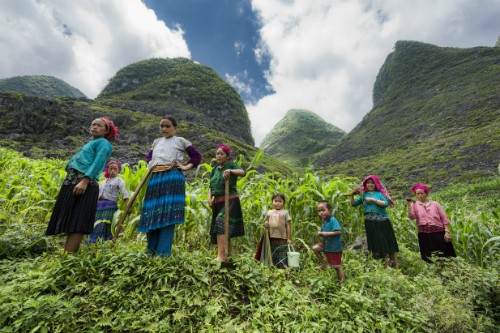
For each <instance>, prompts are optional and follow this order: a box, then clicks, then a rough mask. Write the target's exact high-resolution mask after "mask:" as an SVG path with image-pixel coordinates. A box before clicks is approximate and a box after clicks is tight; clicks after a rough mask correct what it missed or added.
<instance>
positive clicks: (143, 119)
mask: <svg viewBox="0 0 500 333" xmlns="http://www.w3.org/2000/svg"><path fill="white" fill-rule="evenodd" d="M167 114H170V115H173V116H174V117H176V118H177V120H178V122H179V127H178V131H177V133H178V135H179V136H183V137H185V138H187V139H188V140H190V141H191V142H192V143H193V145H194V146H195V147H197V148H198V149H199V150H200V152H201V153H202V156H203V163H210V161H211V159H212V158H214V148H215V147H216V146H217V145H218V144H220V143H222V142H224V143H226V144H228V145H229V146H231V148H233V150H234V151H235V155H236V157H238V156H239V155H240V154H241V155H242V156H243V158H244V160H245V161H246V162H245V163H244V164H246V165H248V163H249V162H250V161H251V160H252V159H253V157H254V156H255V155H256V154H257V152H258V150H257V148H255V147H254V146H253V142H254V141H253V138H252V136H251V135H250V121H249V120H248V114H247V111H246V109H245V106H244V104H243V101H242V100H241V98H240V97H239V95H238V94H237V93H236V91H235V90H234V89H233V88H232V87H231V86H230V85H229V84H227V83H226V82H224V81H223V80H222V79H221V78H220V77H219V76H218V75H217V74H216V73H215V72H214V71H213V70H212V69H210V68H208V67H206V66H202V65H198V64H196V63H194V62H192V61H190V60H187V59H180V58H178V59H151V60H145V61H141V62H138V63H135V64H132V65H130V66H127V67H125V68H123V69H122V70H120V71H119V72H118V73H117V74H116V76H115V77H113V78H112V79H111V80H110V82H109V84H108V85H107V86H106V88H105V89H104V90H103V91H102V92H101V94H100V95H99V97H98V98H97V99H96V100H95V101H94V100H89V99H74V98H67V97H64V98H57V99H50V98H39V97H33V96H30V95H27V94H21V93H0V145H1V146H2V147H8V148H11V149H15V150H17V151H20V152H22V153H24V155H26V156H28V157H34V158H41V157H54V158H63V159H65V158H69V157H70V156H71V155H72V154H74V153H75V152H76V150H77V149H78V148H79V147H80V146H81V145H82V144H83V143H84V142H85V140H88V139H89V135H88V126H89V125H90V123H91V121H92V120H93V119H95V118H97V117H102V116H108V117H109V118H110V119H112V120H113V121H114V122H115V124H116V125H117V126H118V127H119V130H120V137H119V139H118V140H117V141H116V142H115V143H114V144H113V155H112V157H113V158H115V159H118V160H119V161H120V162H127V163H130V164H136V163H137V162H138V161H139V160H144V159H145V156H146V154H147V152H148V151H149V149H150V147H151V143H152V142H153V141H154V139H155V138H158V137H160V136H161V135H160V133H159V122H160V119H161V117H162V116H164V115H167ZM255 167H256V168H257V170H260V171H264V170H273V171H280V172H283V173H290V172H291V168H290V167H289V166H287V165H286V164H284V163H282V162H279V161H277V160H275V159H273V158H271V157H269V156H268V155H266V154H263V155H262V157H261V158H260V161H259V163H257V164H256V165H255Z"/></svg>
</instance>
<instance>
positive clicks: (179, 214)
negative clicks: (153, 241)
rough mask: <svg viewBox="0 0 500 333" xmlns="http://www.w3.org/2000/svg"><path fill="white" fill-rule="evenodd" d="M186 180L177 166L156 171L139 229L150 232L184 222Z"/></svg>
mask: <svg viewBox="0 0 500 333" xmlns="http://www.w3.org/2000/svg"><path fill="white" fill-rule="evenodd" d="M185 203H186V182H185V179H184V174H183V173H182V172H181V171H180V170H179V169H177V168H175V167H174V168H172V169H171V170H168V171H163V172H154V173H153V174H152V175H151V178H150V179H149V181H148V188H147V190H146V195H145V197H144V202H143V203H142V213H141V218H140V220H139V226H138V228H137V231H139V232H146V233H147V232H149V231H151V230H156V229H161V228H164V227H167V226H171V225H174V224H179V223H184V209H185V208H184V206H185Z"/></svg>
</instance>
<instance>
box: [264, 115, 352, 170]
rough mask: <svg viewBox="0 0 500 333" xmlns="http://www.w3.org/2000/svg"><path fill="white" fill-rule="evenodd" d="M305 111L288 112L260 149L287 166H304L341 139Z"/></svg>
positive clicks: (339, 132)
mask: <svg viewBox="0 0 500 333" xmlns="http://www.w3.org/2000/svg"><path fill="white" fill-rule="evenodd" d="M345 134H346V133H345V132H344V131H343V130H341V129H340V128H337V127H335V126H333V125H332V124H330V123H327V122H326V121H325V120H323V119H322V118H321V117H320V116H318V115H317V114H315V113H314V112H311V111H309V110H297V109H292V110H289V111H288V112H287V113H286V115H285V117H283V119H281V120H280V121H279V122H278V123H277V124H276V125H275V126H274V127H273V129H272V130H271V132H269V133H268V134H267V135H266V137H265V138H264V140H263V141H262V143H261V145H260V148H262V150H263V151H264V152H266V153H268V154H269V155H271V156H273V157H274V158H276V159H279V160H280V161H285V162H287V163H288V164H291V165H297V166H303V167H306V166H308V165H309V164H310V163H311V162H312V161H313V160H315V159H316V158H317V157H318V156H321V155H322V154H324V153H325V152H326V151H328V150H330V149H331V148H332V147H333V146H334V145H335V144H337V143H338V142H339V140H340V139H341V138H342V137H344V136H345Z"/></svg>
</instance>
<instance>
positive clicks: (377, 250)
mask: <svg viewBox="0 0 500 333" xmlns="http://www.w3.org/2000/svg"><path fill="white" fill-rule="evenodd" d="M365 231H366V241H367V243H368V250H369V251H370V252H372V253H373V254H379V255H386V254H389V253H395V252H399V247H398V242H397V241H396V235H395V234H394V229H393V228H392V224H391V221H390V220H389V218H387V217H386V216H381V215H378V214H374V213H372V214H366V215H365Z"/></svg>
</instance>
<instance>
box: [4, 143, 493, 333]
mask: <svg viewBox="0 0 500 333" xmlns="http://www.w3.org/2000/svg"><path fill="white" fill-rule="evenodd" d="M0 153H1V154H0V156H2V157H1V158H0V172H1V173H2V175H3V177H2V179H1V180H0V202H1V206H0V219H1V229H0V258H3V259H2V260H1V261H0V327H1V328H0V332H25V331H32V332H67V331H79V332H124V331H130V332H169V331H170V332H171V331H179V332H180V331H205V332H219V331H234V332H243V331H245V332H247V331H255V332H276V331H281V332H297V331H300V332H305V331H310V332H313V331H314V332H317V331H338V332H373V331H377V330H379V331H381V332H401V331H417V332H470V331H478V332H497V331H498V327H499V326H498V325H499V324H500V317H498V313H500V312H499V310H500V307H499V304H500V289H499V288H500V279H499V274H498V270H499V262H498V257H499V254H500V236H499V235H500V222H499V217H498V200H499V199H498V198H496V197H492V198H482V199H481V200H476V201H473V200H470V201H469V200H468V197H467V194H466V193H465V192H464V191H466V188H463V187H461V188H458V187H451V188H450V189H449V190H448V191H442V192H441V193H439V196H433V197H434V198H436V199H437V200H438V201H440V202H441V203H442V204H443V206H444V208H445V210H446V212H447V214H448V215H449V217H450V219H451V222H452V234H453V242H454V244H455V248H456V250H457V253H458V254H459V258H457V259H456V260H450V261H449V262H446V263H445V264H443V265H441V264H435V265H427V264H425V263H424V262H423V261H421V260H420V256H419V254H418V249H417V245H416V231H415V226H414V224H413V222H410V221H409V220H408V219H407V218H406V217H405V209H404V203H402V202H399V201H398V202H397V205H396V207H394V208H393V209H392V210H391V211H390V217H391V220H392V221H393V224H394V227H395V230H396V235H397V237H398V241H399V243H400V247H401V253H400V264H401V269H400V270H393V269H390V268H384V266H383V264H382V263H381V262H380V261H379V260H376V259H373V258H371V257H370V256H368V255H367V254H366V253H364V252H363V251H359V250H353V249H346V251H345V252H344V262H343V266H344V269H345V271H346V274H347V282H346V283H344V284H342V285H341V284H339V283H338V281H337V279H336V277H335V273H334V272H332V271H326V272H322V271H320V272H318V271H316V270H314V269H313V267H314V266H315V265H316V264H317V263H316V261H315V259H314V256H313V255H312V253H311V251H310V246H311V245H313V244H314V243H316V242H318V241H319V239H318V238H316V236H315V232H316V231H317V230H318V228H319V225H320V221H319V219H318V217H317V216H316V212H315V203H316V202H317V201H318V200H320V199H327V200H330V201H331V202H332V203H333V204H334V214H335V216H336V217H337V218H338V219H339V220H340V221H341V224H342V227H343V230H344V234H343V240H344V243H345V244H349V243H351V242H353V241H354V240H355V239H356V238H357V237H358V236H362V235H363V227H362V223H361V220H362V214H361V212H360V211H359V210H358V209H354V208H352V207H350V205H349V204H348V202H347V198H346V197H345V196H344V194H345V193H347V192H348V191H349V190H350V189H351V188H352V186H353V184H354V183H355V180H354V179H351V178H338V177H337V178H332V179H328V180H326V179H323V178H322V177H320V176H319V175H318V174H316V173H315V172H314V171H313V170H306V171H305V172H304V173H303V174H302V175H294V176H293V177H283V176H282V175H281V174H280V173H274V174H271V173H267V174H258V173H257V172H255V171H249V172H248V173H247V175H246V176H245V177H243V178H241V179H240V181H239V184H238V185H239V189H240V197H241V201H242V204H243V208H244V216H245V222H246V224H245V227H246V235H245V237H242V238H240V239H237V240H235V241H234V245H236V246H235V248H236V249H235V253H233V256H232V259H233V262H234V263H235V268H234V269H233V270H231V269H227V268H221V267H220V265H219V264H216V263H214V262H212V261H211V259H212V258H213V257H214V254H215V252H214V248H213V247H212V246H211V245H210V244H209V237H208V228H209V218H210V210H209V208H208V207H207V205H206V199H207V197H206V196H207V184H208V182H207V179H206V173H207V172H209V171H210V170H211V166H210V165H209V164H204V165H202V166H201V167H200V168H199V170H198V173H197V175H196V177H195V179H194V180H193V181H191V182H188V183H187V203H186V211H187V216H186V223H185V224H183V225H181V226H179V227H177V230H176V236H175V242H174V249H173V255H172V257H171V258H168V259H167V258H151V257H150V256H148V255H147V253H145V237H144V235H141V234H139V235H138V234H137V233H136V231H135V227H136V224H137V220H138V214H139V213H140V201H141V198H142V196H143V193H142V194H140V195H139V202H138V203H137V204H136V205H135V206H134V210H133V212H132V214H131V216H130V217H129V218H128V219H127V220H126V224H125V228H124V233H123V235H122V237H121V238H120V239H119V240H118V241H116V242H107V243H104V244H97V245H88V246H87V245H86V246H83V247H82V248H81V250H80V253H79V254H77V255H70V256H68V255H65V254H63V253H62V252H61V248H62V245H61V242H62V241H63V240H62V238H58V237H50V238H47V237H44V236H42V234H43V231H44V229H45V227H46V223H47V220H48V218H49V216H50V212H51V209H52V206H53V203H54V199H55V196H56V194H57V191H58V188H59V184H60V183H61V181H62V179H63V177H64V174H65V173H64V171H63V170H62V168H63V166H64V162H62V161H58V160H39V161H34V160H29V159H26V158H22V157H20V155H19V154H17V153H15V152H12V151H9V150H5V149H1V151H0ZM254 162H255V161H252V162H250V165H251V164H252V163H254ZM145 170H146V168H145V165H144V164H142V163H141V164H139V165H137V166H134V167H133V168H131V167H128V166H126V167H125V168H124V170H123V172H122V175H121V176H122V177H123V178H124V179H125V181H126V183H127V186H128V188H129V189H130V190H132V191H133V190H134V189H135V187H137V184H138V182H139V181H140V179H141V178H142V177H143V176H144V174H145ZM499 186H500V181H499V179H498V178H497V179H494V180H490V181H484V182H483V183H478V184H476V185H475V187H474V188H471V190H472V191H473V192H481V191H489V190H491V189H492V188H498V187H499ZM275 191H280V192H283V193H285V194H286V195H287V198H288V200H287V204H286V208H287V209H289V211H290V213H291V215H292V218H293V223H292V226H293V228H292V235H293V242H294V246H295V248H296V250H298V251H299V252H301V267H300V268H299V269H287V270H278V269H270V268H267V267H265V266H262V265H261V264H259V263H258V262H256V261H255V260H254V259H253V252H254V249H255V244H256V241H257V240H258V238H259V236H260V233H261V232H262V230H263V228H262V227H263V223H262V220H263V216H264V213H265V212H266V210H267V209H269V208H270V197H271V195H272V193H274V192H275ZM457 196H458V197H457ZM120 205H121V208H123V203H120ZM118 217H119V213H118V214H117V215H116V216H115V218H118ZM114 223H116V219H115V221H114Z"/></svg>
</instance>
